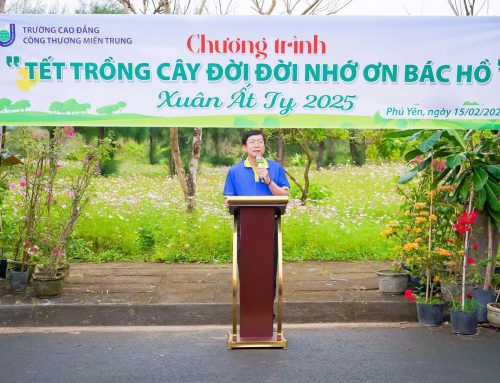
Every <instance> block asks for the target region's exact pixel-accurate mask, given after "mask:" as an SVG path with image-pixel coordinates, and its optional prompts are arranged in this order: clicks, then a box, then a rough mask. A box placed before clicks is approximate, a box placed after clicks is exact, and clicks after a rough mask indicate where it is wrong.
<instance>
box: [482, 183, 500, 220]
mask: <svg viewBox="0 0 500 383" xmlns="http://www.w3.org/2000/svg"><path fill="white" fill-rule="evenodd" d="M485 190H486V202H487V203H488V210H493V211H496V212H497V213H500V202H498V196H497V195H495V193H493V190H491V188H490V186H489V185H488V184H486V187H485Z"/></svg>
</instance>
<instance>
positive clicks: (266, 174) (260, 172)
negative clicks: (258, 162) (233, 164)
mask: <svg viewBox="0 0 500 383" xmlns="http://www.w3.org/2000/svg"><path fill="white" fill-rule="evenodd" d="M257 174H258V175H259V178H260V177H262V178H263V179H264V182H265V183H266V184H268V183H269V182H271V178H270V177H269V172H268V171H267V168H265V167H262V166H259V167H257Z"/></svg>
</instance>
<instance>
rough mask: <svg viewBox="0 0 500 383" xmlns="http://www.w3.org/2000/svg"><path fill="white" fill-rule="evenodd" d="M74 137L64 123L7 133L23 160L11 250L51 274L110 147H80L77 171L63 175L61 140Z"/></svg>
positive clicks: (62, 256) (105, 143)
mask: <svg viewBox="0 0 500 383" xmlns="http://www.w3.org/2000/svg"><path fill="white" fill-rule="evenodd" d="M73 135H74V129H73V127H62V128H52V129H50V130H49V131H48V132H46V131H42V132H39V131H33V130H31V129H28V128H19V129H18V130H17V131H16V132H15V133H14V134H13V135H12V136H11V141H12V142H13V143H15V145H16V147H17V148H18V150H19V151H20V156H21V158H22V165H21V166H20V174H19V175H18V177H19V179H20V182H19V187H20V194H21V197H22V200H21V201H20V204H19V211H20V220H19V221H20V224H19V236H18V240H17V243H16V244H15V246H14V254H15V255H16V259H17V257H19V256H21V260H22V265H23V267H24V265H27V264H29V263H36V264H37V265H38V269H39V270H43V271H44V272H45V273H46V274H48V275H49V276H55V274H56V272H57V269H58V268H59V267H60V266H62V262H64V260H65V251H66V242H67V240H68V237H69V236H70V235H71V233H72V231H73V227H74V225H75V222H76V221H77V219H78V217H79V216H80V214H81V212H82V209H83V208H84V207H85V205H86V204H87V203H88V201H89V198H90V196H89V188H90V185H91V179H92V178H93V176H94V175H95V169H96V166H97V164H98V163H99V162H100V161H101V160H102V159H104V158H106V157H107V156H108V155H109V153H110V150H111V149H110V148H111V146H110V140H109V139H106V140H104V141H103V142H102V143H100V144H99V145H98V146H95V147H94V146H91V145H83V146H82V147H81V148H80V150H79V152H78V153H77V154H75V155H73V157H75V158H78V168H77V170H76V171H71V172H70V174H71V175H69V176H67V177H64V178H62V177H60V176H59V171H60V169H61V164H60V162H59V159H60V158H61V156H62V148H63V144H64V143H65V142H66V141H67V140H70V139H72V137H73ZM32 249H36V251H32Z"/></svg>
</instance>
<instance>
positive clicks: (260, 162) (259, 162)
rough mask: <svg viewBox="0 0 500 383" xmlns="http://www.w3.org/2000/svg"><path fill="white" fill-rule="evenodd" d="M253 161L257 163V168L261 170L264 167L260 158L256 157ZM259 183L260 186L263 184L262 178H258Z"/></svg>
mask: <svg viewBox="0 0 500 383" xmlns="http://www.w3.org/2000/svg"><path fill="white" fill-rule="evenodd" d="M255 160H256V161H257V168H261V167H262V166H263V165H264V159H263V158H262V157H261V156H256V157H255ZM259 182H260V183H261V184H263V183H264V177H262V176H259Z"/></svg>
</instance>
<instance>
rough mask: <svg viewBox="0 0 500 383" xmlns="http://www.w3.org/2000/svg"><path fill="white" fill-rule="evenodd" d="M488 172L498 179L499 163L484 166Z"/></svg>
mask: <svg viewBox="0 0 500 383" xmlns="http://www.w3.org/2000/svg"><path fill="white" fill-rule="evenodd" d="M484 168H485V169H486V171H487V172H488V173H490V174H491V175H493V176H495V177H496V178H498V179H500V165H488V166H485V167H484Z"/></svg>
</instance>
